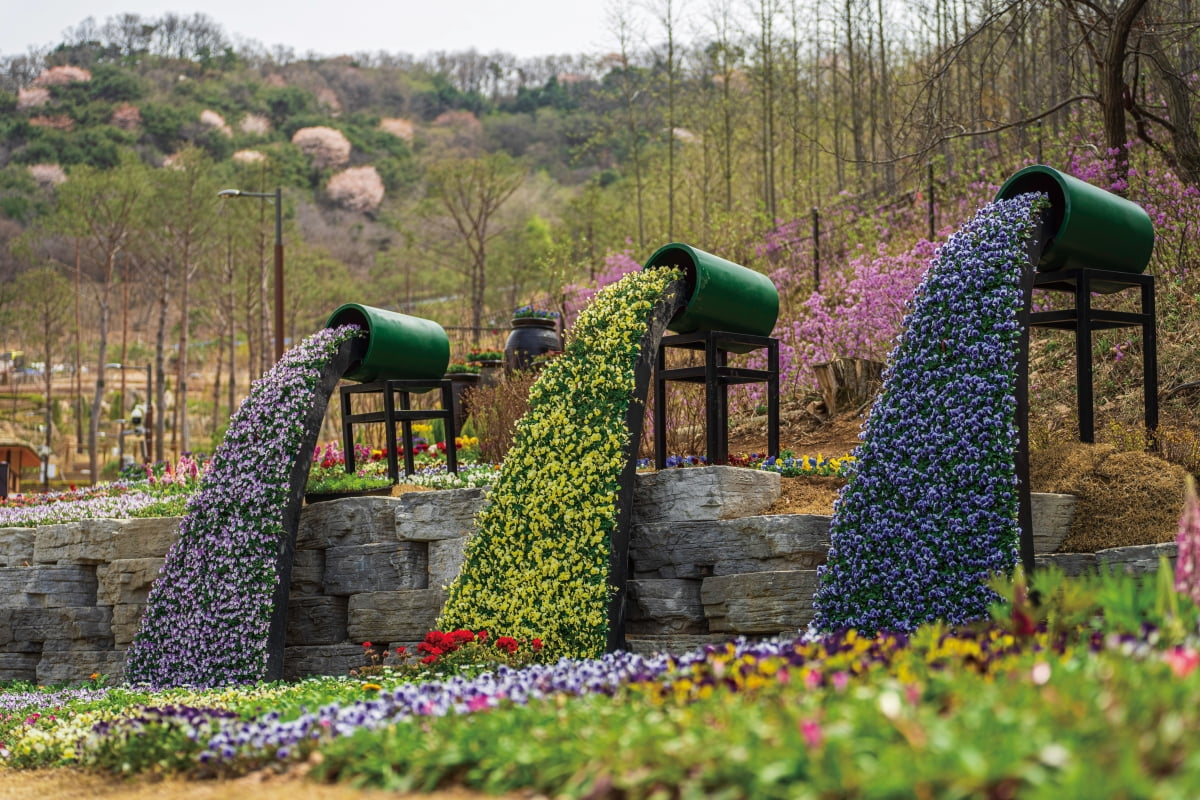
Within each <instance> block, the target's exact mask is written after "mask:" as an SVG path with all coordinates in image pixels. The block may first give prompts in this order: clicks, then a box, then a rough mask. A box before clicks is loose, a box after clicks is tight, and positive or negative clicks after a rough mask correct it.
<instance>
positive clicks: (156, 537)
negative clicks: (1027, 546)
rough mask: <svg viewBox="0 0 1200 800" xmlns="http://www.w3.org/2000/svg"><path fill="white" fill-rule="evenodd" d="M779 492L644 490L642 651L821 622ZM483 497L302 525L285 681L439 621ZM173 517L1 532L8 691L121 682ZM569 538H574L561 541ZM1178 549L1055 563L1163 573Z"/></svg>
mask: <svg viewBox="0 0 1200 800" xmlns="http://www.w3.org/2000/svg"><path fill="white" fill-rule="evenodd" d="M779 493H780V477H779V476H778V475H774V474H771V473H765V472H755V471H752V470H745V469H737V468H732V467H706V468H695V469H691V468H689V469H683V470H671V471H665V472H659V473H650V474H646V475H639V476H638V485H637V488H636V492H635V499H634V515H633V529H632V531H631V537H630V562H631V563H630V573H629V574H630V576H631V579H630V583H629V598H630V603H629V607H628V613H627V631H628V639H629V645H630V647H631V648H633V649H636V650H641V651H650V650H657V649H670V650H680V649H686V648H690V647H694V646H697V645H699V644H703V643H709V642H720V641H726V640H728V639H730V638H732V637H734V636H738V635H746V636H770V635H776V634H780V633H789V632H794V631H797V630H799V629H802V628H804V627H805V626H806V625H807V624H808V622H809V621H810V620H811V619H812V615H813V611H812V596H813V593H814V592H815V591H816V587H817V573H816V568H817V567H818V566H819V565H820V564H821V563H823V562H824V560H825V555H826V553H827V551H828V549H829V517H827V516H815V515H775V516H764V515H762V512H763V511H764V510H766V509H767V508H769V507H770V506H771V505H772V504H773V503H774V502H775V501H776V500H777V499H778V497H779ZM485 501H486V492H485V490H482V489H454V490H448V491H439V492H420V493H412V494H406V495H403V496H401V497H398V498H391V497H360V498H349V499H343V500H335V501H329V502H323V503H316V504H312V505H309V506H306V507H305V508H304V509H303V511H302V512H301V516H300V528H299V532H298V535H297V542H296V555H295V560H294V563H293V567H292V584H291V595H290V600H289V605H288V629H287V648H286V651H285V664H284V670H285V676H286V677H289V678H295V677H300V676H303V675H312V674H334V675H336V674H345V673H346V672H348V671H349V670H350V669H351V668H352V667H354V666H359V665H362V664H363V663H365V662H364V658H363V647H362V643H363V642H367V641H369V642H371V643H372V644H373V645H377V646H387V647H389V648H394V647H396V646H398V645H405V646H408V647H410V648H411V647H414V646H415V645H416V643H417V642H418V641H420V639H421V638H422V637H423V636H424V635H425V633H426V632H427V631H429V630H431V629H432V628H433V627H434V626H435V624H436V621H437V617H438V615H439V613H440V611H441V608H442V604H443V603H444V602H445V599H446V591H445V587H446V586H447V585H448V584H449V583H450V582H451V581H452V580H453V579H454V577H455V576H456V575H457V574H458V570H459V568H460V567H461V565H462V561H463V553H464V548H465V545H466V541H467V537H468V536H469V535H470V533H471V531H472V530H473V520H474V517H475V514H476V513H477V512H478V511H479V510H480V509H481V508H482V507H483V504H484V502H485ZM1073 502H1074V498H1070V497H1068V496H1064V495H1041V496H1035V531H1036V532H1037V540H1038V550H1039V552H1042V553H1047V554H1050V553H1054V552H1055V551H1056V550H1057V548H1058V546H1059V544H1061V541H1062V538H1063V537H1064V536H1065V534H1066V531H1067V530H1069V528H1070V521H1071V513H1070V512H1071V506H1072V504H1073ZM179 522H180V520H179V519H178V518H158V519H136V520H85V521H81V522H73V523H64V524H59V525H48V526H43V527H39V528H3V529H0V680H29V681H37V682H38V683H42V684H49V683H59V682H64V681H79V680H85V679H87V678H88V677H90V676H91V675H92V674H94V673H100V674H102V675H107V676H109V677H110V679H112V680H117V679H119V678H120V677H121V671H122V666H123V663H124V655H125V650H126V648H128V646H129V643H130V642H131V641H132V640H133V637H134V634H135V633H136V631H137V626H138V620H139V619H140V617H141V613H142V611H143V609H144V608H145V603H146V597H147V595H148V593H149V591H150V586H151V584H152V583H153V582H154V580H155V579H156V577H157V575H158V571H159V569H160V567H161V566H162V564H163V561H164V559H165V556H166V554H167V551H168V549H169V548H170V546H171V544H172V543H173V542H174V541H175V538H176V536H177V535H178V528H179ZM564 535H569V532H564ZM1160 554H1165V555H1168V556H1169V557H1173V556H1174V552H1173V549H1172V546H1171V545H1156V546H1152V547H1149V548H1120V549H1119V550H1114V551H1105V552H1102V553H1096V554H1083V555H1080V554H1056V555H1047V556H1044V557H1043V558H1046V559H1048V560H1052V561H1055V562H1056V563H1059V564H1061V565H1063V566H1065V567H1066V568H1067V569H1069V570H1072V571H1077V570H1080V569H1088V568H1095V566H1096V565H1098V564H1099V563H1101V562H1105V563H1112V564H1114V565H1120V566H1123V567H1124V568H1126V569H1129V570H1131V571H1135V572H1145V571H1147V570H1152V569H1154V568H1156V567H1157V563H1158V557H1159V555H1160Z"/></svg>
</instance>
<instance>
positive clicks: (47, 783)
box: [0, 768, 528, 800]
mask: <svg viewBox="0 0 1200 800" xmlns="http://www.w3.org/2000/svg"><path fill="white" fill-rule="evenodd" d="M496 797H497V796H496V795H486V794H483V793H481V792H472V791H470V790H468V789H448V790H445V791H437V792H429V793H422V794H408V793H404V794H400V793H396V792H385V791H381V790H377V789H354V788H351V787H348V786H331V785H327V784H320V783H315V782H313V781H309V780H307V779H306V778H304V777H303V775H302V772H298V771H290V772H288V773H285V774H282V775H280V774H276V773H273V772H264V773H255V774H251V775H247V776H246V777H243V778H235V779H230V780H219V781H218V780H212V781H188V780H182V779H178V778H169V779H166V780H154V779H145V778H138V779H134V780H121V779H120V778H115V777H111V776H108V775H101V774H96V773H91V772H83V771H80V770H73V769H66V768H63V769H42V770H28V771H26V770H0V800H246V799H247V798H252V800H417V799H418V798H419V800H483V799H484V798H493V800H494V798H496ZM499 797H500V798H501V800H503V798H506V797H507V798H510V800H516V798H518V797H528V795H511V794H510V795H500V796H499Z"/></svg>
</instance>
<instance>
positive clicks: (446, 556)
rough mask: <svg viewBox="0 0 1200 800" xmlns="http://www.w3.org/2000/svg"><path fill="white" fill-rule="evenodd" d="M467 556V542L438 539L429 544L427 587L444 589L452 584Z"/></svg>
mask: <svg viewBox="0 0 1200 800" xmlns="http://www.w3.org/2000/svg"><path fill="white" fill-rule="evenodd" d="M466 555H467V540H466V539H465V538H464V539H440V540H437V541H433V542H430V543H429V583H428V584H427V585H428V586H433V587H435V588H444V587H446V586H449V585H450V584H451V583H453V582H454V579H455V578H457V577H458V573H459V572H461V571H462V565H463V560H464V559H465V558H466Z"/></svg>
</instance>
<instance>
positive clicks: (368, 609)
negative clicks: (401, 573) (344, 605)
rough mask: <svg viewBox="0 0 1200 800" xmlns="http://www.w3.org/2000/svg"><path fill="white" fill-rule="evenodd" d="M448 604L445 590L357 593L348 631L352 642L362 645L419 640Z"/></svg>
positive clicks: (433, 624) (350, 610)
mask: <svg viewBox="0 0 1200 800" xmlns="http://www.w3.org/2000/svg"><path fill="white" fill-rule="evenodd" d="M445 604H446V592H444V591H442V590H441V589H416V590H413V591H407V592H370V593H367V594H358V595H354V596H353V597H351V598H350V607H349V619H348V625H347V634H348V636H349V639H350V641H352V642H357V643H360V644H361V643H362V642H392V641H396V642H407V641H419V640H421V639H424V638H425V634H427V633H429V632H430V631H431V630H433V629H434V628H435V627H436V626H437V618H438V615H439V614H441V613H442V606H444V605H445Z"/></svg>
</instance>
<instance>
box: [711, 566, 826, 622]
mask: <svg viewBox="0 0 1200 800" xmlns="http://www.w3.org/2000/svg"><path fill="white" fill-rule="evenodd" d="M817 585H818V581H817V571H816V570H815V569H809V570H783V571H771V572H752V573H747V574H743V575H722V576H717V577H712V578H705V579H704V582H703V584H702V585H701V587H700V600H701V602H703V603H704V612H705V614H706V615H707V616H708V629H709V631H711V632H712V633H733V634H778V633H793V632H796V631H800V630H803V629H804V628H805V627H807V626H808V623H810V622H812V620H813V616H814V612H813V595H814V594H816V591H817Z"/></svg>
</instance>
